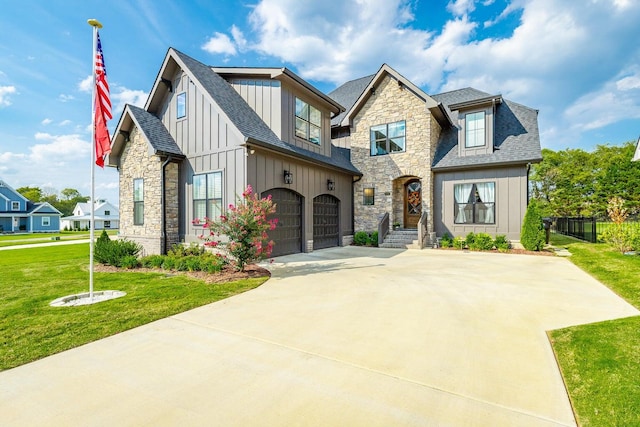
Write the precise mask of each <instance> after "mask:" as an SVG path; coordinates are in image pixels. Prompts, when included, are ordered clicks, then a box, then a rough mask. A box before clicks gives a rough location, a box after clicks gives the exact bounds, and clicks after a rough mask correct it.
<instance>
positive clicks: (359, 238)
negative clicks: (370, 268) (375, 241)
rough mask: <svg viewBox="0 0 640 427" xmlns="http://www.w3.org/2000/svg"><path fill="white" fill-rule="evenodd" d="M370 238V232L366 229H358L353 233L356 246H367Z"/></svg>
mask: <svg viewBox="0 0 640 427" xmlns="http://www.w3.org/2000/svg"><path fill="white" fill-rule="evenodd" d="M368 240H369V234H368V233H367V232H365V231H356V234H354V235H353V244H354V245H356V246H365V245H366V244H367V241H368Z"/></svg>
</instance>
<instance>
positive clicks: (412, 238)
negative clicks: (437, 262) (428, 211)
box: [380, 229, 420, 249]
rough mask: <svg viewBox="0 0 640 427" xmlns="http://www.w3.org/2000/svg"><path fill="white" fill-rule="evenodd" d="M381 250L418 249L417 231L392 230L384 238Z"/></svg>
mask: <svg viewBox="0 0 640 427" xmlns="http://www.w3.org/2000/svg"><path fill="white" fill-rule="evenodd" d="M380 247H381V248H399V249H420V245H419V244H418V231H417V230H403V229H400V230H392V231H390V232H389V234H387V235H386V236H385V238H384V242H383V243H382V244H381V245H380Z"/></svg>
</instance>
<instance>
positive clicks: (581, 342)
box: [549, 236, 640, 427]
mask: <svg viewBox="0 0 640 427" xmlns="http://www.w3.org/2000/svg"><path fill="white" fill-rule="evenodd" d="M561 237H563V238H564V237H565V236H561ZM556 242H562V243H556ZM552 243H554V244H556V245H560V244H561V245H562V246H568V247H569V251H570V252H571V254H572V255H571V257H570V258H569V259H570V260H571V261H572V262H573V263H574V264H576V265H577V266H578V267H580V268H581V269H583V270H584V271H586V272H588V273H589V274H591V275H592V276H593V277H595V278H596V279H598V280H599V281H600V282H602V283H603V284H605V285H606V286H608V287H609V288H610V289H611V290H613V291H614V292H615V293H617V294H618V295H620V296H621V297H623V298H624V299H626V300H627V301H628V302H629V303H631V304H633V305H634V306H635V307H640V280H638V278H640V256H629V255H622V254H620V253H618V252H616V251H614V250H613V249H612V248H611V247H610V246H609V245H606V244H590V243H571V242H569V241H567V240H563V239H559V240H556V241H552ZM549 335H550V337H551V342H552V345H553V348H554V351H555V353H556V356H557V358H558V362H559V364H560V368H561V371H562V375H563V377H564V380H565V384H566V386H567V390H568V391H569V396H570V398H571V402H572V404H573V407H574V411H575V413H576V417H577V420H578V424H579V425H580V426H582V427H586V426H605V427H607V426H611V427H613V426H639V425H640V411H639V410H638V408H640V317H637V316H636V317H630V318H626V319H619V320H612V321H607V322H601V323H594V324H589V325H581V326H575V327H571V328H566V329H561V330H556V331H551V332H550V333H549Z"/></svg>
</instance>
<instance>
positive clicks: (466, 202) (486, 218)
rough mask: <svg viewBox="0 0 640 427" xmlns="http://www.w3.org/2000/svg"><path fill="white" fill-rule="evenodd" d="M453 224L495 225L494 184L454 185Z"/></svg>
mask: <svg viewBox="0 0 640 427" xmlns="http://www.w3.org/2000/svg"><path fill="white" fill-rule="evenodd" d="M453 196H454V210H453V214H454V216H455V218H454V222H455V223H456V224H495V223H496V183H495V182H478V183H469V184H454V186H453Z"/></svg>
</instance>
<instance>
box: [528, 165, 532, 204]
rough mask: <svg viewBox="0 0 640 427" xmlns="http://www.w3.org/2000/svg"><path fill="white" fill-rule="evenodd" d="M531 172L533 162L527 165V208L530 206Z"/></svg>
mask: <svg viewBox="0 0 640 427" xmlns="http://www.w3.org/2000/svg"><path fill="white" fill-rule="evenodd" d="M529 171H531V162H529V163H527V206H529V196H530V194H529V193H530V192H531V189H530V186H529Z"/></svg>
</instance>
